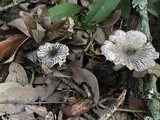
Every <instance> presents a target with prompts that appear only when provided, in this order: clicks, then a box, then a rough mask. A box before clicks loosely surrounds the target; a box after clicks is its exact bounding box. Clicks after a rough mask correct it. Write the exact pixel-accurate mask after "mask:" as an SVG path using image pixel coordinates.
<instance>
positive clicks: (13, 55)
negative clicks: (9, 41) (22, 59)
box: [3, 37, 29, 64]
mask: <svg viewBox="0 0 160 120" xmlns="http://www.w3.org/2000/svg"><path fill="white" fill-rule="evenodd" d="M28 38H29V37H27V38H26V39H25V40H24V41H23V42H21V44H20V45H19V46H18V47H17V48H16V50H15V51H14V53H13V54H12V55H11V56H10V58H9V59H7V60H6V61H5V62H3V64H5V63H10V62H12V61H13V60H14V58H15V56H16V54H17V51H18V50H19V48H20V47H21V46H22V45H23V44H24V43H25V42H26V41H27V40H28Z"/></svg>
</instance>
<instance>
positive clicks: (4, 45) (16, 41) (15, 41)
mask: <svg viewBox="0 0 160 120" xmlns="http://www.w3.org/2000/svg"><path fill="white" fill-rule="evenodd" d="M25 39H26V36H25V35H17V36H13V37H9V38H7V39H6V40H4V41H2V42H0V61H2V60H3V59H4V58H6V57H8V56H9V55H11V54H12V53H13V52H14V51H15V50H16V49H17V47H19V45H20V44H21V43H22V42H23V41H24V40H25Z"/></svg>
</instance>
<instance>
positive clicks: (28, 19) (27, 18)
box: [19, 11, 37, 36]
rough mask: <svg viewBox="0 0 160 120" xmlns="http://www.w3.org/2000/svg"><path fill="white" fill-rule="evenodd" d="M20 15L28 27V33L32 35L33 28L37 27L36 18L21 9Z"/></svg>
mask: <svg viewBox="0 0 160 120" xmlns="http://www.w3.org/2000/svg"><path fill="white" fill-rule="evenodd" d="M19 15H20V17H21V18H22V19H23V21H24V24H25V25H26V27H27V30H28V33H29V34H30V35H31V36H32V30H33V29H36V28H37V24H36V21H35V19H34V18H33V17H32V15H30V14H29V13H27V12H24V11H20V13H19Z"/></svg>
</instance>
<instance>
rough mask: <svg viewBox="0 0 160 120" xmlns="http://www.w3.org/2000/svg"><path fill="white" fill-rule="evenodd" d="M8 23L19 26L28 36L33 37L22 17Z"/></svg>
mask: <svg viewBox="0 0 160 120" xmlns="http://www.w3.org/2000/svg"><path fill="white" fill-rule="evenodd" d="M8 25H10V26H13V27H16V28H18V29H19V30H20V31H22V32H23V33H24V34H25V35H27V36H28V37H31V35H30V34H29V32H28V29H27V27H26V25H25V24H24V21H23V19H22V18H17V19H15V20H13V21H11V22H9V23H8Z"/></svg>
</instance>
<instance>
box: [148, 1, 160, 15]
mask: <svg viewBox="0 0 160 120" xmlns="http://www.w3.org/2000/svg"><path fill="white" fill-rule="evenodd" d="M147 7H148V9H147V10H148V12H150V13H151V14H153V15H155V16H156V17H158V14H159V13H158V11H157V10H156V7H155V5H154V2H153V1H152V0H148V5H147Z"/></svg>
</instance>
